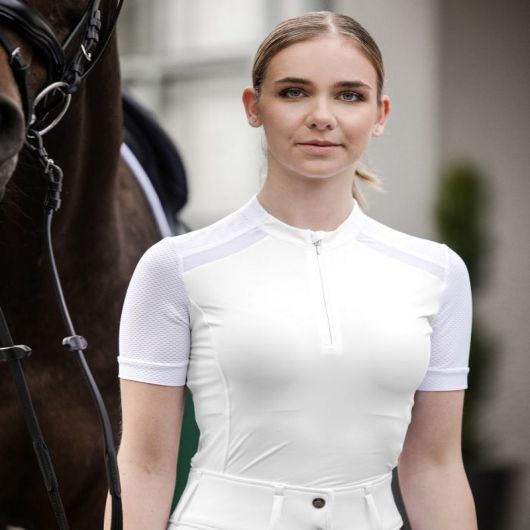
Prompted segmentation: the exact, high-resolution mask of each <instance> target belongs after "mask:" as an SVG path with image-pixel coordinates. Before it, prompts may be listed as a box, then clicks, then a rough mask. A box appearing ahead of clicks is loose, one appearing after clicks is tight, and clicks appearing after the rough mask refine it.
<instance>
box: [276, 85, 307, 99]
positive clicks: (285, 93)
mask: <svg viewBox="0 0 530 530" xmlns="http://www.w3.org/2000/svg"><path fill="white" fill-rule="evenodd" d="M303 95H304V91H303V90H302V89H301V88H284V89H283V90H282V91H281V92H280V96H281V97H282V98H290V99H294V98H299V97H301V96H303Z"/></svg>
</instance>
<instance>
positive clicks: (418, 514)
mask: <svg viewBox="0 0 530 530" xmlns="http://www.w3.org/2000/svg"><path fill="white" fill-rule="evenodd" d="M398 476H399V485H400V489H401V494H402V496H403V501H404V503H405V508H406V511H407V515H408V518H409V521H410V524H411V527H412V529H413V530H447V529H448V528H450V529H451V530H476V529H477V519H476V514H475V504H474V501H473V496H472V494H471V490H470V488H469V483H468V481H467V477H466V474H465V471H464V467H463V465H462V463H461V462H458V461H455V462H451V463H444V464H442V463H440V464H435V463H429V464H426V463H423V464H422V465H421V466H418V467H411V466H407V465H404V464H403V465H402V464H401V463H400V465H399V467H398Z"/></svg>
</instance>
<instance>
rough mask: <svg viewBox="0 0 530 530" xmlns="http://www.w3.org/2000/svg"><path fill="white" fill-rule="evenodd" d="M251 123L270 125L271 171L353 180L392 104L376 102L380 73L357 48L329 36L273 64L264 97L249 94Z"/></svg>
mask: <svg viewBox="0 0 530 530" xmlns="http://www.w3.org/2000/svg"><path fill="white" fill-rule="evenodd" d="M243 102H244V104H245V110H246V112H247V117H248V119H249V123H250V124H251V125H252V126H255V127H259V126H261V125H262V126H263V128H264V131H265V136H266V138H267V145H268V171H269V175H270V174H271V172H275V173H280V174H281V175H285V176H295V177H296V176H297V177H302V178H309V179H326V178H345V179H348V180H350V181H351V180H353V177H354V173H355V167H356V165H357V164H358V162H359V159H360V158H361V155H362V154H363V152H364V151H365V149H366V146H367V143H368V140H369V139H370V137H371V136H378V135H380V134H381V133H382V132H383V128H384V123H385V119H386V116H387V114H388V111H389V108H390V103H389V100H388V97H386V96H384V97H383V100H382V102H381V103H380V104H379V103H378V101H377V74H376V71H375V69H374V67H373V66H372V64H371V63H370V61H369V60H368V59H367V58H366V56H365V55H364V53H363V52H362V51H361V50H360V49H359V48H358V47H357V45H356V43H355V41H353V40H352V39H351V38H348V37H343V36H336V35H331V36H324V37H318V38H315V39H311V40H307V41H303V42H299V43H296V44H293V45H291V46H289V47H287V48H285V49H283V50H281V51H280V52H279V53H277V54H276V55H275V56H274V57H273V58H272V59H271V61H270V63H269V65H268V68H267V71H266V73H265V78H264V80H263V84H262V87H261V90H260V94H259V95H258V94H256V93H255V91H254V89H253V88H248V89H246V90H245V92H244V93H243Z"/></svg>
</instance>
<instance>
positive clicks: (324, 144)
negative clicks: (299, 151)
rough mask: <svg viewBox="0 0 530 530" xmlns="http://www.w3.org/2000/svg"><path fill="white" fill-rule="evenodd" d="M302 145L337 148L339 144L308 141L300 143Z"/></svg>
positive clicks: (324, 141)
mask: <svg viewBox="0 0 530 530" xmlns="http://www.w3.org/2000/svg"><path fill="white" fill-rule="evenodd" d="M300 143H301V144H302V145H317V146H319V147H337V146H338V145H340V144H335V143H333V142H328V141H327V140H309V141H307V142H300Z"/></svg>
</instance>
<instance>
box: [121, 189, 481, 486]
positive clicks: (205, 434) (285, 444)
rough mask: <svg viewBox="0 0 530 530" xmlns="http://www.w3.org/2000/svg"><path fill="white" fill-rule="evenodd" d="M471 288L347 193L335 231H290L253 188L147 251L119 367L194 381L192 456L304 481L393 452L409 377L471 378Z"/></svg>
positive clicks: (360, 469) (432, 381) (384, 465)
mask: <svg viewBox="0 0 530 530" xmlns="http://www.w3.org/2000/svg"><path fill="white" fill-rule="evenodd" d="M470 330H471V292H470V286H469V277H468V274H467V270H466V267H465V265H464V263H463V261H462V260H461V259H460V258H459V257H458V255H457V254H455V253H454V252H453V251H452V250H450V249H449V248H448V247H447V246H445V245H442V244H439V243H435V242H432V241H428V240H425V239H420V238H417V237H413V236H410V235H407V234H403V233H401V232H398V231H396V230H393V229H391V228H389V227H387V226H384V225H382V224H381V223H379V222H377V221H375V220H373V219H371V218H370V217H368V216H367V215H366V214H365V213H364V212H362V210H361V209H360V208H359V206H358V204H357V203H354V207H353V210H352V212H351V214H350V215H349V217H348V218H347V219H346V220H345V221H344V222H343V223H342V224H341V225H340V226H339V227H338V228H337V229H335V230H333V231H312V230H308V229H301V228H296V227H293V226H290V225H287V224H285V223H283V222H282V221H280V220H278V219H276V218H275V217H273V216H272V215H270V214H269V213H268V212H267V211H266V210H265V209H264V208H263V207H262V206H261V204H260V203H259V201H258V200H257V198H256V196H253V197H252V198H251V199H250V200H249V201H248V202H247V203H246V204H245V205H244V206H243V207H241V208H240V209H239V210H237V211H236V212H234V213H232V214H230V215H228V216H227V217H224V218H223V219H221V220H220V221H218V222H216V223H214V224H212V225H210V226H208V227H206V228H203V229H201V230H197V231H194V232H190V233H188V234H183V235H179V236H175V237H168V238H166V239H163V240H162V241H160V242H159V243H157V244H156V245H154V246H153V247H151V248H150V249H149V250H148V251H147V252H146V253H145V255H144V256H143V257H142V259H141V260H140V262H139V264H138V266H137V268H136V271H135V273H134V275H133V278H132V280H131V283H130V285H129V289H128V291H127V296H126V299H125V305H124V308H123V313H122V320H121V326H120V355H119V357H118V360H119V364H120V377H121V378H124V379H132V380H135V381H143V382H147V383H154V384H158V385H175V386H178V385H184V384H187V385H188V386H189V388H190V390H191V392H192V394H193V400H194V406H195V414H196V419H197V423H198V426H199V429H200V432H201V435H200V441H199V448H198V451H197V453H196V454H195V456H194V457H193V460H192V465H193V466H194V467H200V468H207V469H211V470H216V471H220V472H226V473H230V474H233V475H239V476H244V477H252V478H258V479H262V480H271V481H279V482H284V483H291V484H297V485H301V486H308V487H323V488H328V487H337V486H347V485H350V484H353V483H355V482H357V481H360V480H365V479H367V478H371V477H376V476H379V475H382V474H385V473H388V472H389V471H390V470H391V469H392V468H394V467H395V466H396V464H397V459H398V456H399V454H400V452H401V448H402V445H403V441H404V437H405V434H406V430H407V427H408V424H409V422H410V417H411V408H412V405H413V400H414V393H415V392H416V390H427V391H429V390H431V391H432V390H457V389H463V388H466V385H467V373H468V355H469V343H470Z"/></svg>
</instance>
